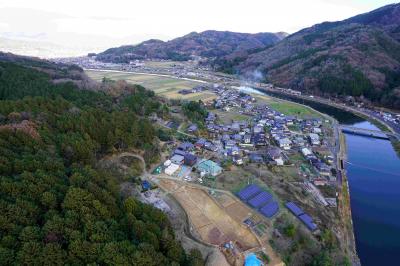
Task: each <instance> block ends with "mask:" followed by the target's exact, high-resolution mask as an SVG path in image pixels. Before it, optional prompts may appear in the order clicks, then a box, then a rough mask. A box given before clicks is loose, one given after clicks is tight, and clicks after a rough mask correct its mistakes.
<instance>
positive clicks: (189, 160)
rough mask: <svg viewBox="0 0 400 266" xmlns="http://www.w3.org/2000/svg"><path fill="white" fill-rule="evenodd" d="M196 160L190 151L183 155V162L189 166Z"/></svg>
mask: <svg viewBox="0 0 400 266" xmlns="http://www.w3.org/2000/svg"><path fill="white" fill-rule="evenodd" d="M196 161H197V157H196V156H195V155H193V154H191V153H186V154H185V156H184V163H185V164H186V165H189V166H193V165H194V164H195V163H196Z"/></svg>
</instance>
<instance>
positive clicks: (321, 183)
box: [313, 178, 328, 186]
mask: <svg viewBox="0 0 400 266" xmlns="http://www.w3.org/2000/svg"><path fill="white" fill-rule="evenodd" d="M313 182H314V185H316V186H325V185H327V184H328V180H326V179H325V178H315V179H314V180H313Z"/></svg>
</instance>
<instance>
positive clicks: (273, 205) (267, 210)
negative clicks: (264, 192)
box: [260, 201, 279, 218]
mask: <svg viewBox="0 0 400 266" xmlns="http://www.w3.org/2000/svg"><path fill="white" fill-rule="evenodd" d="M278 211H279V205H278V203H277V202H276V201H271V202H269V203H267V205H265V206H264V207H262V208H261V209H260V212H261V214H263V215H264V216H265V217H268V218H271V217H272V216H274V215H275V214H276V213H277V212H278Z"/></svg>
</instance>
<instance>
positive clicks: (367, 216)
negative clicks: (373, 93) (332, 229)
mask: <svg viewBox="0 0 400 266" xmlns="http://www.w3.org/2000/svg"><path fill="white" fill-rule="evenodd" d="M252 92H253V91H252ZM265 94H269V93H265ZM269 95H270V94H269ZM271 96H275V97H280V98H284V99H287V100H290V101H294V102H298V103H302V104H305V105H308V106H310V107H312V108H314V109H315V110H317V111H320V112H321V113H325V114H327V115H330V116H332V117H334V118H335V119H337V120H338V121H339V123H340V124H344V125H351V126H354V127H359V128H367V129H374V130H379V129H378V128H377V127H375V126H374V125H373V124H371V123H370V122H368V121H366V120H365V119H363V118H360V117H358V116H356V115H354V114H352V113H350V112H346V111H343V110H340V109H338V108H335V107H331V106H327V105H324V104H320V103H315V102H313V101H307V100H302V99H298V98H295V97H287V96H280V95H276V94H273V95H271ZM345 135H346V145H347V154H348V162H347V163H346V170H347V177H348V180H349V188H350V198H351V210H352V216H353V225H354V233H355V238H356V247H357V253H358V256H359V257H360V260H361V264H362V265H364V266H376V265H400V262H399V261H400V260H399V256H400V159H399V157H398V156H397V154H396V152H395V151H394V149H393V147H392V145H391V143H390V142H389V141H388V140H381V139H374V138H370V137H363V136H356V135H351V134H345Z"/></svg>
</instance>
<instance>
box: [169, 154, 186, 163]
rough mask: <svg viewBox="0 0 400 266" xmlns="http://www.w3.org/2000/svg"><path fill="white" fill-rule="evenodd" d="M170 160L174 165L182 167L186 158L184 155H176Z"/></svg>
mask: <svg viewBox="0 0 400 266" xmlns="http://www.w3.org/2000/svg"><path fill="white" fill-rule="evenodd" d="M170 160H171V162H172V164H177V165H181V164H183V161H184V160H185V157H184V156H183V155H179V154H175V155H174V156H172V157H171V159H170Z"/></svg>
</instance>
